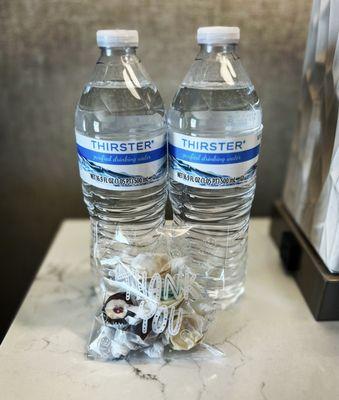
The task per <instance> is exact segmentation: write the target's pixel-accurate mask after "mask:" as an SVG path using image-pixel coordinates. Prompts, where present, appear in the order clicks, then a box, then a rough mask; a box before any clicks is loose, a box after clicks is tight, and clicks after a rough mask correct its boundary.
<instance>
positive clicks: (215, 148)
mask: <svg viewBox="0 0 339 400" xmlns="http://www.w3.org/2000/svg"><path fill="white" fill-rule="evenodd" d="M260 140H261V131H260V132H256V133H255V134H252V135H247V136H242V137H239V136H238V137H235V138H227V139H222V138H201V137H192V136H187V135H183V134H180V133H176V132H170V134H169V161H170V176H171V178H172V179H174V180H175V181H177V182H180V183H182V184H184V185H187V186H192V187H198V188H208V189H222V188H225V187H229V186H235V185H239V184H241V183H243V182H246V181H248V180H249V179H251V178H252V177H253V176H254V175H255V173H256V169H257V161H258V156H259V150H260ZM202 150H204V151H202Z"/></svg>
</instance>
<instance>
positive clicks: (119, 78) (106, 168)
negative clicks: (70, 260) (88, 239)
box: [75, 30, 167, 274]
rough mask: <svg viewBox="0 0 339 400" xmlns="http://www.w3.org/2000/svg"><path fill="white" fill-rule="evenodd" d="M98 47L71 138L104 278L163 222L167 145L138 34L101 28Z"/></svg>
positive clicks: (158, 102)
mask: <svg viewBox="0 0 339 400" xmlns="http://www.w3.org/2000/svg"><path fill="white" fill-rule="evenodd" d="M97 43H98V46H99V48H100V50H101V55H100V57H99V59H98V61H97V63H96V66H95V69H94V73H93V76H92V78H91V80H90V81H89V82H88V83H87V84H86V85H85V87H84V90H83V92H82V95H81V98H80V100H79V103H78V105H77V108H76V113H75V134H76V142H77V149H78V161H79V169H80V176H81V179H82V189H83V195H84V200H85V203H86V205H87V208H88V212H89V215H90V219H91V228H92V252H91V256H92V265H93V266H94V267H96V269H98V270H99V271H100V272H101V273H102V272H104V274H109V273H110V270H111V268H112V266H114V262H115V261H114V260H115V259H116V258H117V257H118V256H121V255H122V254H123V252H124V251H125V252H127V251H128V252H133V249H134V250H135V253H138V251H139V249H140V247H142V248H143V251H146V252H147V250H148V249H149V248H150V246H152V245H154V243H155V235H157V228H159V227H160V226H161V225H162V224H163V223H164V221H165V203H166V162H167V161H166V158H167V143H166V130H165V121H164V106H163V102H162V99H161V97H160V94H159V92H158V90H157V88H156V86H155V85H154V83H153V82H152V81H151V79H150V77H149V76H148V74H147V73H146V72H145V70H144V68H143V66H142V65H141V62H140V60H139V58H138V57H137V55H136V48H137V47H138V32H137V31H131V30H101V31H98V32H97ZM149 250H150V251H151V249H149Z"/></svg>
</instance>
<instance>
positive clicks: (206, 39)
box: [197, 26, 240, 44]
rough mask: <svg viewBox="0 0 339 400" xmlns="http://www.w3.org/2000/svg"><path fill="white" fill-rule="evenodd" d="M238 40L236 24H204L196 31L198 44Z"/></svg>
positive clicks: (238, 32)
mask: <svg viewBox="0 0 339 400" xmlns="http://www.w3.org/2000/svg"><path fill="white" fill-rule="evenodd" d="M239 40H240V29H239V28H238V27H237V26H204V27H201V28H199V29H198V31H197V41H198V43H199V44H233V43H238V42H239Z"/></svg>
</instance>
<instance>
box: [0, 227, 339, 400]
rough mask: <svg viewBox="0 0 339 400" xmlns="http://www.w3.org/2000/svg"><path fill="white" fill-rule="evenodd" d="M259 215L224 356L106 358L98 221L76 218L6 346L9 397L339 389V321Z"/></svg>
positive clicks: (53, 399) (3, 364) (2, 391)
mask: <svg viewBox="0 0 339 400" xmlns="http://www.w3.org/2000/svg"><path fill="white" fill-rule="evenodd" d="M268 230H269V220H268V219H252V221H251V227H250V240H249V268H248V279H247V286H246V293H245V295H244V296H243V297H242V298H241V299H240V301H238V303H237V304H235V305H234V306H233V307H232V308H230V309H228V310H227V311H225V312H223V313H221V314H220V315H219V316H218V318H217V320H216V321H215V323H214V324H213V327H212V329H211V334H210V339H209V340H210V341H211V342H213V341H215V342H217V345H218V347H219V348H220V349H222V351H223V352H224V354H225V356H224V357H219V358H217V359H215V360H213V359H211V357H207V358H206V359H185V360H184V359H179V360H166V361H152V362H147V363H145V362H135V363H134V362H130V363H127V362H126V361H120V362H117V363H102V362H97V361H91V360H88V359H86V358H85V356H84V351H85V347H86V343H87V340H88V335H89V331H90V328H91V324H92V321H93V313H94V310H95V308H96V300H95V297H94V289H93V286H92V280H91V278H92V277H91V273H90V269H89V256H88V253H89V223H88V222H87V221H85V220H66V221H65V222H64V223H63V224H62V226H61V228H60V230H59V232H58V233H57V235H56V237H55V240H54V242H53V244H52V246H51V248H50V250H49V252H48V254H47V256H46V258H45V260H44V262H43V264H42V266H41V268H40V271H39V273H38V275H37V277H36V279H35V281H34V283H33V285H32V287H31V289H30V291H29V293H28V295H27V297H26V299H25V301H24V303H23V304H22V307H21V309H20V311H19V313H18V315H17V317H16V318H15V321H14V322H13V324H12V326H11V328H10V330H9V332H8V334H7V336H6V338H5V339H4V342H3V344H2V345H1V347H0V398H1V399H3V400H31V399H32V400H33V399H34V400H66V399H67V400H87V399H91V400H93V399H120V398H122V399H124V400H132V399H135V398H138V399H139V400H142V399H147V400H152V399H165V400H170V399H176V400H177V399H186V400H190V399H194V400H204V399H227V400H269V399H274V400H280V399H281V400H285V399H286V400H287V399H288V400H303V399H305V400H306V399H307V400H310V399H314V400H321V399H326V400H331V399H338V398H339V380H338V376H339V322H316V321H314V319H313V317H312V315H311V313H310V312H309V310H308V308H307V305H306V303H305V302H304V300H303V298H302V295H301V294H300V292H299V290H298V288H297V286H296V284H295V282H294V280H293V279H292V278H291V277H289V276H288V275H286V274H285V273H284V272H283V270H282V268H281V265H280V261H279V257H278V252H277V249H276V248H275V246H274V244H273V242H272V240H271V239H270V237H269V234H268Z"/></svg>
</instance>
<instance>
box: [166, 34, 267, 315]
mask: <svg viewBox="0 0 339 400" xmlns="http://www.w3.org/2000/svg"><path fill="white" fill-rule="evenodd" d="M197 39H198V43H199V44H200V51H199V53H198V55H197V57H196V58H195V60H194V62H193V64H192V66H191V67H190V69H189V71H188V73H187V75H186V77H185V78H184V81H183V82H182V84H181V86H180V88H179V90H178V92H177V93H176V95H175V97H174V99H173V102H172V106H171V108H170V110H169V112H168V118H167V124H168V130H169V155H170V200H171V203H172V208H173V214H174V217H173V218H174V222H175V224H178V225H180V224H186V225H191V226H192V228H191V230H190V233H189V238H188V243H187V247H188V248H189V250H188V251H189V252H190V254H191V260H192V268H193V269H194V271H195V272H196V274H197V279H198V281H199V282H200V283H201V284H202V285H204V287H205V288H206V289H207V291H208V293H209V295H210V297H211V299H213V301H216V302H217V304H219V305H220V306H221V307H222V308H224V307H225V306H227V305H228V304H230V303H232V302H234V301H235V300H236V299H237V298H238V297H239V296H240V295H241V294H242V293H243V291H244V279H245V270H246V255H247V234H248V225H249V217H250V210H251V205H252V200H253V196H254V191H255V181H256V168H257V160H258V154H259V145H260V139H261V131H262V111H261V107H260V103H259V99H258V96H257V94H256V92H255V90H254V87H253V85H252V83H251V81H250V79H249V77H248V75H247V74H246V72H245V70H244V68H243V66H242V65H241V62H240V59H239V57H238V55H237V43H238V42H239V39H240V31H239V28H237V27H203V28H199V29H198V32H197Z"/></svg>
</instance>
